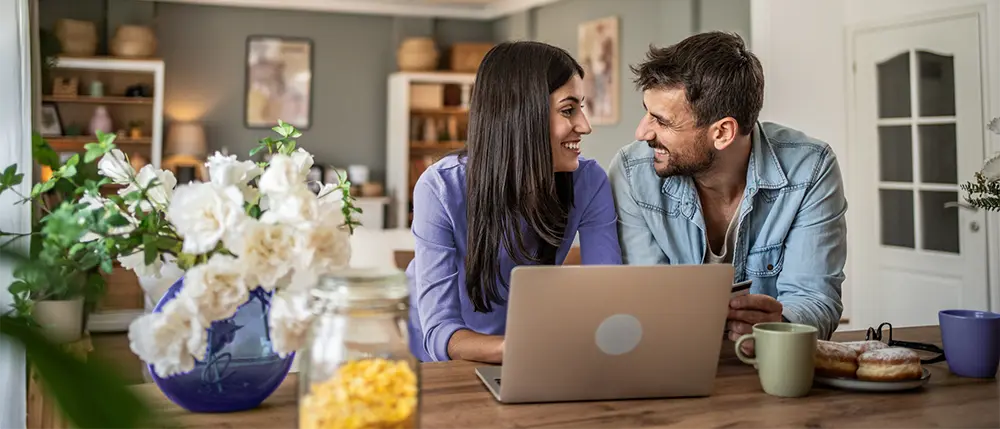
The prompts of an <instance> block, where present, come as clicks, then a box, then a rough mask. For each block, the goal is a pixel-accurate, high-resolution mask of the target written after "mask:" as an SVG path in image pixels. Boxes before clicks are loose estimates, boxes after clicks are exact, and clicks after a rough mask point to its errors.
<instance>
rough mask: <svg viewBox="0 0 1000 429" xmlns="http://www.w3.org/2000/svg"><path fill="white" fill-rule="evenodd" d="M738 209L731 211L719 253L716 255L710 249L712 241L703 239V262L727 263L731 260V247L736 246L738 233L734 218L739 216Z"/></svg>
mask: <svg viewBox="0 0 1000 429" xmlns="http://www.w3.org/2000/svg"><path fill="white" fill-rule="evenodd" d="M739 217H740V216H739V210H736V213H733V217H732V219H730V220H729V227H728V228H726V240H725V241H724V242H723V243H722V251H721V254H719V255H716V254H715V252H713V251H712V243H711V242H710V241H709V240H705V247H706V251H705V263H706V264H729V263H732V262H733V252H732V251H733V249H735V248H736V236H737V235H738V228H736V224H737V223H738V222H737V221H736V220H737V219H738V218H739Z"/></svg>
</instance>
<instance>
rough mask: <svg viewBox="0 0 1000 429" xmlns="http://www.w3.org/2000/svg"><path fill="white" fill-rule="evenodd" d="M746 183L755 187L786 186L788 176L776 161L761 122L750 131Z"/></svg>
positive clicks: (778, 187)
mask: <svg viewBox="0 0 1000 429" xmlns="http://www.w3.org/2000/svg"><path fill="white" fill-rule="evenodd" d="M747 184H754V185H756V186H754V187H755V188H757V189H781V188H784V187H785V186H788V177H787V176H785V170H784V169H782V168H781V163H779V162H778V155H775V153H774V147H772V146H771V140H770V139H768V137H767V134H766V133H764V131H763V130H762V129H761V123H760V122H757V126H755V127H753V131H752V132H751V133H750V162H749V165H748V166H747Z"/></svg>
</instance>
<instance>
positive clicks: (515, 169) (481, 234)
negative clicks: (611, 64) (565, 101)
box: [460, 42, 583, 313]
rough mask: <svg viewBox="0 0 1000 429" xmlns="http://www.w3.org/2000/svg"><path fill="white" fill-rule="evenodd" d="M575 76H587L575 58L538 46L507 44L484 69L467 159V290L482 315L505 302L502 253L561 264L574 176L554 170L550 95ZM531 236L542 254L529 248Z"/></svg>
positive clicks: (492, 53) (493, 52)
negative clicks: (559, 257) (558, 254)
mask: <svg viewBox="0 0 1000 429" xmlns="http://www.w3.org/2000/svg"><path fill="white" fill-rule="evenodd" d="M574 75H576V76H580V77H583V68H582V67H580V64H579V63H577V62H576V60H574V59H573V57H572V56H570V55H569V53H567V52H566V51H564V50H562V49H560V48H557V47H554V46H551V45H547V44H544V43H538V42H507V43H501V44H499V45H497V46H496V47H494V48H493V49H492V50H490V51H489V53H487V54H486V57H485V58H483V61H482V63H481V64H480V66H479V71H478V73H477V74H476V83H475V86H474V88H473V91H472V95H471V99H470V102H471V104H470V108H469V137H468V143H467V145H466V149H465V150H464V151H463V152H464V153H463V154H461V155H460V156H466V157H467V158H468V166H467V168H466V172H467V173H466V174H467V177H466V204H467V214H466V216H468V225H469V231H468V239H469V242H468V249H469V252H468V255H467V256H466V265H465V266H466V272H465V279H466V280H465V283H466V289H467V291H468V293H469V298H470V300H471V301H472V304H473V306H474V307H475V310H476V311H478V312H483V313H488V312H491V311H493V304H494V303H496V304H498V305H502V304H503V303H504V300H503V298H502V297H501V295H500V291H499V289H498V284H497V281H498V280H499V281H500V282H501V283H502V284H503V287H504V288H506V287H508V285H507V283H506V282H505V281H503V279H502V277H501V276H500V246H503V249H505V250H506V251H507V253H508V254H510V255H511V257H512V258H513V259H514V261H515V262H517V263H519V264H522V263H525V261H532V262H535V263H541V264H549V265H551V264H554V263H555V255H556V250H557V249H558V247H559V245H560V244H561V243H562V239H563V235H564V233H565V229H566V223H567V217H568V214H569V210H570V207H571V206H572V204H573V173H556V172H555V171H554V169H553V165H552V145H551V142H550V141H549V140H550V133H549V128H550V127H549V115H550V113H549V109H550V106H549V96H550V94H551V93H552V92H554V91H555V90H556V89H558V88H559V87H561V86H563V85H565V84H566V83H567V82H569V80H570V79H571V78H572V77H573V76H574ZM525 227H526V228H525ZM524 229H526V230H527V233H528V234H532V235H534V237H535V238H537V242H538V246H537V248H535V249H529V247H533V246H529V245H528V244H526V236H525V233H524V231H522V230H524ZM498 244H499V245H500V246H498Z"/></svg>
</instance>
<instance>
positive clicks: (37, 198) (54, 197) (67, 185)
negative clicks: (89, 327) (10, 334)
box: [0, 133, 105, 343]
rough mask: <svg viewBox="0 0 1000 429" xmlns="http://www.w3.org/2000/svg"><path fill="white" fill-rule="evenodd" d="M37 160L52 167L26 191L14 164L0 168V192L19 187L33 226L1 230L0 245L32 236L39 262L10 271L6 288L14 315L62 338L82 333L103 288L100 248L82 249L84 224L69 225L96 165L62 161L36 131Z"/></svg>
mask: <svg viewBox="0 0 1000 429" xmlns="http://www.w3.org/2000/svg"><path fill="white" fill-rule="evenodd" d="M32 156H33V158H34V160H35V162H36V163H37V164H38V165H40V166H42V167H44V168H47V169H48V170H49V171H51V172H52V174H51V177H49V178H47V179H46V180H45V181H43V182H41V183H38V184H37V185H35V187H34V188H33V189H32V191H31V194H30V196H24V195H21V194H20V193H18V192H17V189H16V186H17V185H19V184H20V183H21V182H22V181H23V179H24V175H23V174H21V173H18V172H17V166H16V165H12V166H9V167H7V168H6V169H5V170H3V172H2V174H0V194H3V193H5V192H12V193H17V194H18V196H19V197H20V201H19V202H18V203H19V204H32V206H33V208H34V209H35V210H33V216H32V228H31V232H28V233H23V234H17V233H8V232H4V231H0V240H2V242H0V248H6V247H7V246H9V245H11V244H12V243H16V242H18V241H19V240H22V239H29V240H30V250H29V258H30V260H33V261H38V262H39V264H25V265H22V266H20V267H19V268H18V269H17V270H16V271H15V273H14V277H15V281H14V282H12V283H11V284H10V285H9V287H8V290H9V292H10V293H11V295H12V296H13V299H14V304H13V308H12V316H13V317H18V318H20V319H22V320H24V321H26V322H28V323H32V324H35V325H38V326H41V327H43V331H44V332H46V333H47V334H48V335H49V338H50V339H52V340H54V341H56V342H60V343H66V342H72V341H75V340H77V339H79V338H80V336H81V335H82V332H83V327H84V326H86V318H87V315H88V314H89V313H90V312H91V311H92V310H93V309H94V308H95V306H96V305H97V302H98V300H99V299H100V298H101V297H102V296H103V294H104V287H105V282H104V277H102V276H101V275H100V272H99V271H100V268H101V266H102V262H104V261H103V260H102V259H101V257H100V253H95V254H91V253H90V252H87V251H85V248H87V247H88V246H89V245H87V244H81V243H80V242H79V240H76V239H73V238H74V235H75V234H77V233H79V234H81V237H82V234H83V227H82V226H79V225H68V224H67V221H68V220H69V218H70V217H72V215H71V214H70V213H71V212H72V211H73V210H72V208H73V207H75V206H76V205H77V204H79V203H80V200H81V198H82V196H81V194H80V193H79V192H77V191H78V189H79V187H78V186H77V184H79V183H96V182H95V180H96V179H98V177H99V174H98V173H97V168H96V166H93V165H88V164H86V163H82V164H81V163H80V162H79V157H78V156H74V157H72V158H70V159H68V160H67V161H66V162H65V163H62V162H60V159H59V156H58V154H57V153H56V152H55V151H54V150H53V149H52V148H51V147H50V146H49V145H48V143H47V142H46V141H45V140H44V139H43V138H42V137H41V136H40V135H38V134H37V133H36V134H35V135H34V136H33V139H32Z"/></svg>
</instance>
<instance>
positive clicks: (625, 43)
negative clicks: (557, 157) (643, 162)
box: [494, 0, 749, 168]
mask: <svg viewBox="0 0 1000 429" xmlns="http://www.w3.org/2000/svg"><path fill="white" fill-rule="evenodd" d="M694 13H695V8H694V3H693V0H618V1H607V0H563V1H560V2H558V3H553V4H550V5H547V6H542V7H540V8H536V9H534V10H532V11H529V12H525V13H522V14H515V15H512V16H510V17H507V18H503V19H500V20H497V21H496V22H494V34H496V35H497V39H498V40H512V39H526V38H531V39H533V40H538V41H541V42H546V43H551V44H553V45H556V46H559V47H561V48H563V49H566V50H567V51H569V52H570V53H571V54H573V55H577V26H578V25H579V24H580V23H582V22H585V21H590V20H593V19H598V18H603V17H607V16H612V15H614V16H617V17H618V26H619V32H620V35H621V36H620V37H621V54H620V55H619V60H620V65H619V70H618V73H619V94H620V96H619V103H618V105H619V115H618V117H619V119H618V123H617V124H614V125H595V126H594V127H593V128H594V131H593V133H591V134H590V135H589V136H587V137H585V138H584V140H583V145H582V149H583V155H584V156H585V157H588V158H592V159H595V160H597V161H598V162H600V163H601V165H603V166H604V167H605V168H607V167H608V164H609V163H610V162H611V158H612V157H613V156H614V154H615V152H616V151H617V150H618V149H619V148H621V147H622V146H624V145H626V144H628V143H630V142H632V141H633V140H634V137H633V136H634V135H635V127H636V125H637V124H638V121H639V119H640V118H642V116H643V115H644V114H645V110H643V108H642V95H641V94H640V93H639V92H637V91H636V90H635V85H634V84H633V83H632V72H631V71H630V70H629V66H630V65H632V64H635V63H637V62H639V61H642V60H643V58H644V57H645V55H646V51H647V50H648V48H649V45H650V44H654V45H669V44H671V43H675V42H677V41H679V40H681V39H683V38H684V37H687V36H688V35H690V34H692V33H693V32H694V26H695V23H694ZM747 20H748V21H749V16H748V17H747Z"/></svg>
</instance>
